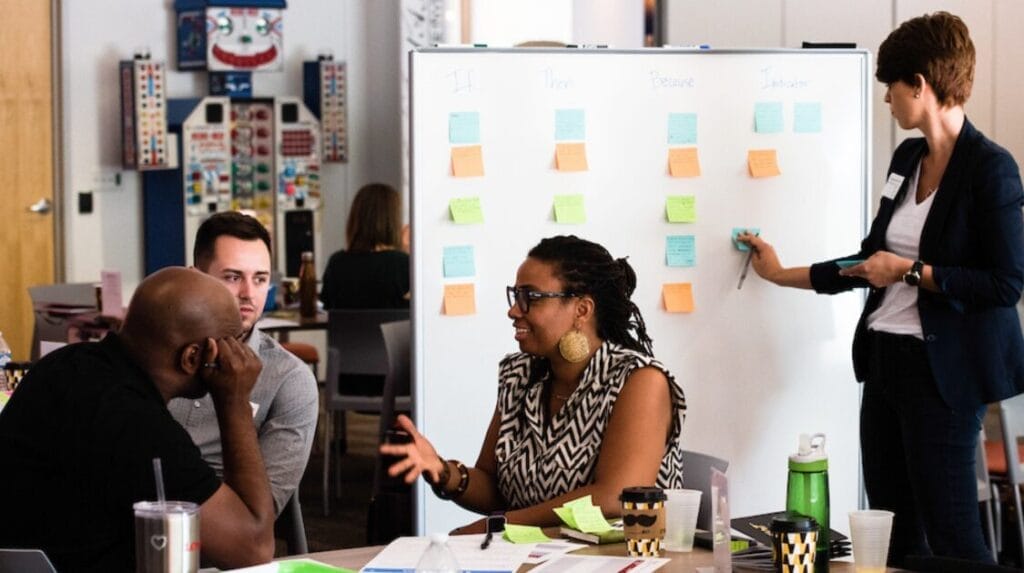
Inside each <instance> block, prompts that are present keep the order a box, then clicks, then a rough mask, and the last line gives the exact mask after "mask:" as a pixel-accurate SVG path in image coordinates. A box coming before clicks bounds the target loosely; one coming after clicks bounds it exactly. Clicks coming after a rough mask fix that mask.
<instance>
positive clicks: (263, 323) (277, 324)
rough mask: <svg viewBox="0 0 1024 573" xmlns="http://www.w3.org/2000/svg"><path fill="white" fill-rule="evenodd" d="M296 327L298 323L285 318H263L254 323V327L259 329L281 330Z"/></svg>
mask: <svg viewBox="0 0 1024 573" xmlns="http://www.w3.org/2000/svg"><path fill="white" fill-rule="evenodd" d="M298 325H299V323H298V322H295V321H294V320H288V319H287V318H275V317H273V316H264V317H262V318H260V319H259V320H258V321H257V322H256V326H257V327H258V328H260V329H265V328H282V327H289V326H298Z"/></svg>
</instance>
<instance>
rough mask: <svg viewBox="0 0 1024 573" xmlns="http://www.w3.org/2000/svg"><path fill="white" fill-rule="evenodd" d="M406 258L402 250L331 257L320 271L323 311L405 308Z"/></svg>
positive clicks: (407, 282) (407, 277)
mask: <svg viewBox="0 0 1024 573" xmlns="http://www.w3.org/2000/svg"><path fill="white" fill-rule="evenodd" d="M408 293H409V255H408V254H406V253H403V252H402V251H376V252H371V253H349V252H347V251H338V252H337V253H334V254H333V255H331V259H330V260H329V261H328V262H327V268H326V269H324V281H323V285H322V286H321V288H320V300H322V301H324V308H327V309H328V310H329V309H332V308H408V307H409V300H408V299H406V298H405V296H406V295H407V294H408Z"/></svg>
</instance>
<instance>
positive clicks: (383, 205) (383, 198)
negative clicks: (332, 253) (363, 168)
mask: <svg viewBox="0 0 1024 573" xmlns="http://www.w3.org/2000/svg"><path fill="white" fill-rule="evenodd" d="M401 209H402V201H401V197H400V196H399V195H398V191H396V190H395V188H394V187H392V186H390V185H387V184H386V183H370V184H368V185H364V186H363V187H362V188H361V189H359V192H358V193H356V198H355V199H354V200H353V201H352V208H351V209H350V210H349V212H348V223H347V224H346V225H345V239H346V240H347V242H348V252H350V253H369V252H373V251H375V250H376V249H377V247H380V246H385V247H397V246H398V245H399V243H400V242H401V233H402V212H401Z"/></svg>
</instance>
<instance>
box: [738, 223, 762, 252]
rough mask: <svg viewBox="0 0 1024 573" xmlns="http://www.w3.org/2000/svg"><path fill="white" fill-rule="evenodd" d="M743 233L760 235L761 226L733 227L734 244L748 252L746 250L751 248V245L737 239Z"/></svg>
mask: <svg viewBox="0 0 1024 573" xmlns="http://www.w3.org/2000/svg"><path fill="white" fill-rule="evenodd" d="M741 233H753V234H755V235H760V234H761V228H760V227H733V228H732V246H734V247H736V248H737V249H739V250H741V251H744V252H746V251H749V250H750V247H749V246H747V244H746V243H741V242H739V241H738V240H737V239H736V237H738V236H739V235H740V234H741Z"/></svg>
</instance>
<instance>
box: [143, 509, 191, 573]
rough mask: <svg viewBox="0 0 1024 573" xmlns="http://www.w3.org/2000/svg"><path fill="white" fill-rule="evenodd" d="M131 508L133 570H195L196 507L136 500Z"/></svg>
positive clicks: (176, 572)
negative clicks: (132, 512) (133, 536)
mask: <svg viewBox="0 0 1024 573" xmlns="http://www.w3.org/2000/svg"><path fill="white" fill-rule="evenodd" d="M132 507H133V508H134V509H135V570H136V571H145V572H146V573H151V572H157V573H172V572H173V573H194V572H196V571H199V547H200V544H199V506H198V505H196V504H194V503H191V502H187V501H164V502H160V501H140V502H138V503H136V504H135V505H133V506H132Z"/></svg>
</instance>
